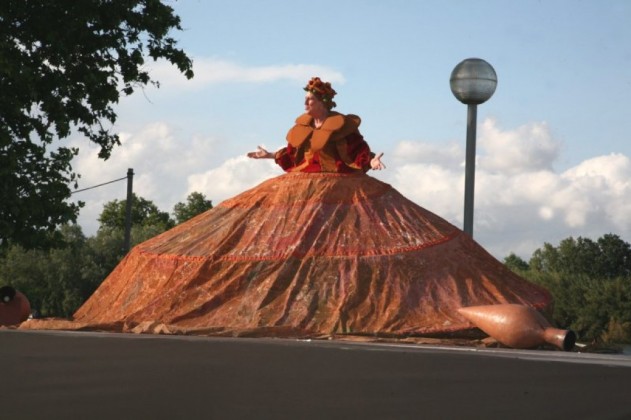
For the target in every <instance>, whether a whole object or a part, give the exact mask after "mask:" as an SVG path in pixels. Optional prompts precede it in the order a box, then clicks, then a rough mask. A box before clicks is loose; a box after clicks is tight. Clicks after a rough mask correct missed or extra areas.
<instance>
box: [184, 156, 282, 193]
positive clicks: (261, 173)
mask: <svg viewBox="0 0 631 420" xmlns="http://www.w3.org/2000/svg"><path fill="white" fill-rule="evenodd" d="M282 173H283V172H282V170H281V169H280V168H279V167H278V166H276V164H275V163H274V162H273V160H271V159H261V160H256V159H250V158H248V157H246V156H239V157H236V158H232V159H228V160H227V161H226V162H224V163H223V164H222V165H221V166H219V167H217V168H213V169H210V170H208V171H205V172H202V173H196V174H191V175H190V176H189V177H188V179H187V181H188V188H187V191H188V193H191V192H193V191H199V192H203V193H204V194H206V196H207V197H210V198H212V199H213V202H214V203H218V202H220V201H223V200H225V199H227V198H230V197H232V196H235V195H237V194H239V193H241V192H243V191H244V190H247V189H249V188H252V187H254V186H255V185H257V184H259V183H261V182H263V181H264V180H266V179H269V178H272V177H274V176H278V175H281V174H282Z"/></svg>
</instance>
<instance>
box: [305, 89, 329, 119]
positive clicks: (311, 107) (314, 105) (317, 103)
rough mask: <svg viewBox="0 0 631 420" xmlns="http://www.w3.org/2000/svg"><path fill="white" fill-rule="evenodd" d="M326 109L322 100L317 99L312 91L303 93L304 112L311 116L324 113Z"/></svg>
mask: <svg viewBox="0 0 631 420" xmlns="http://www.w3.org/2000/svg"><path fill="white" fill-rule="evenodd" d="M327 111H328V109H327V107H326V106H325V105H324V102H322V101H321V100H319V99H318V98H317V97H316V96H315V95H314V94H313V93H311V92H307V94H306V95H305V112H306V113H307V114H309V115H311V116H312V117H315V116H320V115H322V114H326V112H327Z"/></svg>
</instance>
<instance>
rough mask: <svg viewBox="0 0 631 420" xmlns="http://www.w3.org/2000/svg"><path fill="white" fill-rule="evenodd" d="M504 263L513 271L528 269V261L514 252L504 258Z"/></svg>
mask: <svg viewBox="0 0 631 420" xmlns="http://www.w3.org/2000/svg"><path fill="white" fill-rule="evenodd" d="M504 264H505V265H506V266H507V267H508V268H509V269H511V270H512V271H515V272H521V271H526V270H528V263H527V262H526V261H524V260H523V259H522V258H521V257H520V256H518V255H515V254H514V253H511V254H510V255H509V256H508V257H506V258H504Z"/></svg>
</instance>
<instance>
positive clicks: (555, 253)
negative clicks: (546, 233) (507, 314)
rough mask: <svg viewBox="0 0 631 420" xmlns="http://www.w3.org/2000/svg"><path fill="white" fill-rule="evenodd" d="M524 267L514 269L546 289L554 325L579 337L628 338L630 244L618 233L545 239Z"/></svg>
mask: <svg viewBox="0 0 631 420" xmlns="http://www.w3.org/2000/svg"><path fill="white" fill-rule="evenodd" d="M528 267H529V269H528V270H527V271H522V272H519V270H516V271H518V272H519V273H520V274H522V275H525V276H526V277H527V278H528V279H529V280H532V281H534V282H536V283H538V284H541V285H542V286H544V287H545V288H547V289H548V290H549V291H550V293H551V294H552V296H553V297H554V310H553V319H554V321H555V322H556V323H557V324H558V325H560V326H563V327H568V328H572V329H573V330H575V331H576V332H577V333H578V334H579V336H580V337H582V338H583V339H588V340H602V341H605V342H606V341H612V340H615V341H617V342H631V246H630V245H629V244H628V243H626V242H624V241H623V240H622V239H620V237H619V236H617V235H614V234H606V235H603V236H602V237H601V238H599V239H598V240H596V241H593V240H591V239H588V238H581V237H579V238H577V239H574V238H572V237H570V238H567V239H564V240H562V241H561V242H560V243H559V245H558V246H557V247H554V246H552V245H551V244H548V243H546V244H544V246H543V247H542V248H539V249H537V250H536V251H535V252H534V253H533V256H532V258H531V259H530V261H529V264H528ZM511 268H512V267H511Z"/></svg>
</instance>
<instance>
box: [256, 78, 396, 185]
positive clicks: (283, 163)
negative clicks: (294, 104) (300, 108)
mask: <svg viewBox="0 0 631 420" xmlns="http://www.w3.org/2000/svg"><path fill="white" fill-rule="evenodd" d="M304 90H305V91H306V92H307V94H306V95H305V114H303V115H301V116H299V117H298V118H296V125H294V126H293V127H292V128H291V129H290V130H289V132H288V133H287V143H288V144H287V147H284V148H282V149H280V150H279V151H277V152H276V153H270V152H268V151H267V150H265V149H264V148H262V147H261V146H259V147H258V150H257V151H256V152H250V153H248V157H251V158H253V159H274V160H275V161H276V163H277V164H278V165H280V167H281V168H283V169H284V170H285V171H286V172H337V173H355V172H366V171H368V170H369V169H375V170H381V169H385V165H384V164H383V163H382V162H381V156H383V153H380V154H379V155H377V156H375V154H374V153H372V152H371V151H370V148H369V147H368V144H367V143H366V142H365V141H364V138H363V137H362V135H361V134H360V132H359V130H358V127H359V124H360V123H361V120H360V118H359V117H358V116H356V115H343V114H340V113H338V112H334V111H331V110H332V109H333V108H335V106H336V104H335V102H334V101H333V97H334V96H335V95H336V93H337V92H335V90H333V88H332V87H331V84H330V83H329V82H326V83H324V82H322V80H320V78H319V77H313V78H312V79H311V80H310V81H309V83H307V86H305V87H304Z"/></svg>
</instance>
